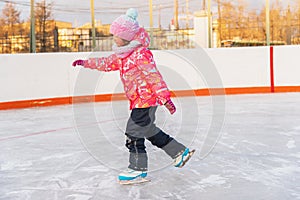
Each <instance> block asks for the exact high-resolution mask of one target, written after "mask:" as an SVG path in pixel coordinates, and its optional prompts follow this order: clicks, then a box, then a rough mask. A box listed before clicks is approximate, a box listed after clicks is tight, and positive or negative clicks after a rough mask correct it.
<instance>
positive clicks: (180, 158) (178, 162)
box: [173, 148, 195, 168]
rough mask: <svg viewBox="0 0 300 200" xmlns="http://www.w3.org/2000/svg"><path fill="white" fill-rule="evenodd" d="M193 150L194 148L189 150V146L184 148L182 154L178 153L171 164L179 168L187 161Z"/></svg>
mask: <svg viewBox="0 0 300 200" xmlns="http://www.w3.org/2000/svg"><path fill="white" fill-rule="evenodd" d="M194 152H195V149H193V150H191V151H190V150H189V148H186V149H185V150H184V152H183V153H182V154H180V155H179V156H177V157H176V158H175V159H174V164H173V165H174V166H175V167H179V168H181V167H183V166H184V165H185V164H186V163H187V161H189V159H190V158H191V157H192V155H193V154H194Z"/></svg>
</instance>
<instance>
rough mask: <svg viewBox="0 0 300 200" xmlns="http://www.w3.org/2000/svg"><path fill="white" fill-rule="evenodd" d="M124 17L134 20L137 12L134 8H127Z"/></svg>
mask: <svg viewBox="0 0 300 200" xmlns="http://www.w3.org/2000/svg"><path fill="white" fill-rule="evenodd" d="M126 15H127V16H128V17H130V18H132V19H134V20H136V18H137V17H138V11H137V9H135V8H129V9H128V10H127V12H126Z"/></svg>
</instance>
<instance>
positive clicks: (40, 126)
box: [0, 93, 300, 200]
mask: <svg viewBox="0 0 300 200" xmlns="http://www.w3.org/2000/svg"><path fill="white" fill-rule="evenodd" d="M299 99H300V94H299V93H286V94H264V95H243V96H242V95H241V96H240V95H235V96H226V107H225V120H224V124H223V128H222V129H221V137H220V138H219V140H218V141H217V143H216V145H215V147H214V149H213V150H212V151H211V152H210V154H209V155H208V156H205V157H202V156H201V154H200V152H201V148H202V145H203V139H204V135H203V134H202V132H203V133H205V132H207V129H208V127H209V124H211V116H212V115H213V114H214V113H212V109H211V108H212V106H211V98H210V97H186V98H178V99H175V102H177V105H178V107H179V109H178V113H177V114H175V115H174V116H170V115H168V114H167V112H166V111H165V110H164V108H160V109H159V110H158V112H157V124H158V125H159V126H160V127H162V128H163V129H164V130H165V131H166V132H168V133H170V134H172V135H173V136H174V137H176V138H177V139H178V140H180V141H182V142H184V143H188V144H189V145H190V146H191V147H192V148H196V149H197V151H196V154H195V155H194V157H193V158H192V159H191V161H190V162H189V163H188V164H187V166H186V167H184V168H182V169H176V168H174V167H172V165H171V159H170V158H168V157H167V155H165V154H164V153H163V152H162V151H160V150H158V149H156V148H155V147H152V146H151V145H150V144H149V143H147V149H148V152H149V168H150V172H149V178H151V179H152V181H151V182H150V183H147V184H144V185H138V186H121V185H119V184H118V182H117V175H118V173H119V170H121V169H124V168H126V165H127V150H126V147H125V146H124V139H125V138H124V133H123V131H124V127H125V124H126V120H127V117H128V111H127V110H126V109H127V106H128V104H127V102H126V101H118V102H114V104H113V106H112V104H111V103H96V104H93V106H92V107H93V109H94V116H96V118H95V119H93V118H90V114H89V113H88V112H89V110H88V109H89V108H90V107H91V105H90V104H78V105H76V108H77V109H79V111H80V109H81V110H82V113H81V111H80V112H79V113H76V114H75V115H79V114H81V116H77V117H79V118H82V119H84V122H86V123H81V122H78V121H77V122H76V120H74V112H73V111H74V109H73V107H72V106H71V105H66V106H56V107H43V108H30V109H20V110H6V111H0V151H1V154H0V199H1V200H15V199H20V200H26V199H28V200H29V199H30V200H40V199H43V200H56V199H58V200H64V199H66V200H71V199H72V200H89V199H97V200H98V199H131V200H133V199H172V200H174V199H188V200H190V199H195V200H198V199H209V200H212V199H222V200H227V199H228V200H229V199H230V200H240V199H243V200H253V199H264V200H265V199H267V200H282V199H285V200H287V199H290V200H295V199H300V167H299V166H300V145H299V142H300V104H299ZM194 100H195V101H196V102H197V104H198V110H197V113H198V114H197V115H195V113H193V112H189V113H190V114H189V115H190V116H189V115H187V116H185V117H186V118H187V119H186V120H180V117H181V113H182V112H183V111H184V110H189V109H190V110H193V109H194V107H193V106H194V105H193V103H191V101H194ZM112 107H113V108H114V109H115V111H114V112H112V109H111V108H112ZM84 111H86V113H85V112H84ZM195 118H196V119H199V121H198V122H197V124H195V122H196V121H195V120H193V119H195ZM95 126H97V127H98V129H99V130H100V132H102V139H103V141H101V144H100V145H98V146H94V149H92V150H91V149H88V148H87V146H86V144H85V141H84V140H82V137H89V135H88V134H89V131H90V130H92V129H91V127H95ZM197 127H198V130H199V132H200V134H199V135H197V134H195V129H197ZM85 130H86V134H87V135H86V136H85V135H83V134H84V133H85V132H84V131H85ZM178 130H180V132H178ZM99 134H100V133H99ZM208 137H210V135H208ZM97 152H101V155H97Z"/></svg>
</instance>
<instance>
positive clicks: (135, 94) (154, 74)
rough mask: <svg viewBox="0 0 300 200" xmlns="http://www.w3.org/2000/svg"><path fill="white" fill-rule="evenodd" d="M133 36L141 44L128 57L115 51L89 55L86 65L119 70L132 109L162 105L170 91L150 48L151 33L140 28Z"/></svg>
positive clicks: (104, 69) (87, 66) (168, 97)
mask: <svg viewBox="0 0 300 200" xmlns="http://www.w3.org/2000/svg"><path fill="white" fill-rule="evenodd" d="M134 40H136V41H138V42H139V43H140V45H139V46H137V47H136V48H134V49H133V50H131V51H132V52H128V55H127V56H126V57H124V58H121V57H120V56H118V55H117V54H112V55H110V56H108V57H102V58H90V59H88V60H86V61H85V62H84V67H86V68H91V69H97V70H99V71H105V72H109V71H116V70H119V72H120V78H121V80H122V83H123V86H124V91H125V94H126V96H127V98H128V99H129V101H130V109H133V108H147V107H150V106H157V105H163V104H165V103H166V101H168V100H169V99H170V92H169V89H168V88H167V85H166V83H165V81H164V80H163V78H162V76H161V74H160V73H159V71H158V70H157V68H156V64H155V61H154V59H153V55H152V53H151V51H150V50H149V49H148V48H147V47H148V46H149V41H150V40H149V36H148V34H147V32H146V31H145V30H144V29H143V28H141V29H140V32H139V33H138V34H137V36H136V37H135V39H134Z"/></svg>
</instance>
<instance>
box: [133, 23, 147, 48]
mask: <svg viewBox="0 0 300 200" xmlns="http://www.w3.org/2000/svg"><path fill="white" fill-rule="evenodd" d="M133 40H134V41H137V42H138V43H140V44H141V45H142V46H143V47H146V48H147V47H149V45H150V37H149V34H148V33H147V31H146V30H145V29H144V28H142V27H140V29H139V31H138V32H137V34H136V35H135V37H134V38H133Z"/></svg>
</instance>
